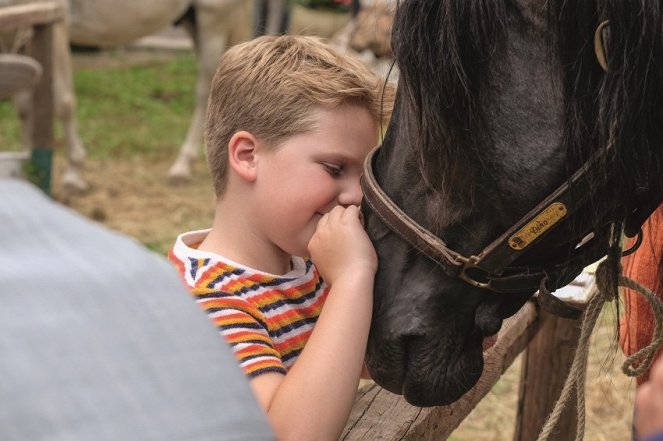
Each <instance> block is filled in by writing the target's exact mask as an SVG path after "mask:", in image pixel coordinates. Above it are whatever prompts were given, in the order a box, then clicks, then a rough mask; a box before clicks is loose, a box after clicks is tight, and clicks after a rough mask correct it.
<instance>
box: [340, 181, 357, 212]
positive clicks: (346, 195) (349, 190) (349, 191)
mask: <svg viewBox="0 0 663 441" xmlns="http://www.w3.org/2000/svg"><path fill="white" fill-rule="evenodd" d="M362 196H363V195H362V193H361V186H360V185H359V180H358V179H357V180H355V182H352V183H348V185H346V186H345V187H344V188H343V190H342V191H341V194H340V195H339V196H338V203H339V204H340V205H343V206H344V207H347V206H350V205H359V204H360V203H361V198H362Z"/></svg>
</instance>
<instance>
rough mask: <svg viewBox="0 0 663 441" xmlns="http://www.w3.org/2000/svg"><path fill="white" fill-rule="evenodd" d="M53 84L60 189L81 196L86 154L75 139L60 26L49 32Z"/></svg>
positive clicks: (73, 106)
mask: <svg viewBox="0 0 663 441" xmlns="http://www.w3.org/2000/svg"><path fill="white" fill-rule="evenodd" d="M53 82H54V86H55V97H54V99H55V113H56V115H57V117H58V119H59V120H60V122H61V123H62V127H63V132H64V137H65V144H66V148H67V159H68V161H67V165H66V169H65V172H64V175H63V177H62V186H63V188H64V190H65V191H68V192H82V191H85V190H87V188H88V185H87V183H86V182H85V181H84V180H83V178H82V177H81V175H80V171H81V169H82V167H83V163H84V161H85V157H86V151H85V147H84V146H83V141H81V139H80V137H79V135H78V121H77V120H76V98H75V96H74V84H73V69H72V65H71V52H70V50H69V37H68V31H67V28H66V25H64V24H62V25H57V26H55V27H54V29H53Z"/></svg>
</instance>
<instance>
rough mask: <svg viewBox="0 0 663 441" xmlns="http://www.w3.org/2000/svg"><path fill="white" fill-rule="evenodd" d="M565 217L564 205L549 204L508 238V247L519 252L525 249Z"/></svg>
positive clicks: (557, 203)
mask: <svg viewBox="0 0 663 441" xmlns="http://www.w3.org/2000/svg"><path fill="white" fill-rule="evenodd" d="M564 216H566V205H564V204H562V203H561V202H555V203H553V204H550V205H549V206H548V207H547V208H546V209H545V210H543V211H542V212H541V213H539V214H538V215H537V216H536V217H535V218H534V219H532V220H531V221H530V222H528V223H527V225H525V226H524V227H523V228H521V229H520V231H518V232H517V233H516V234H514V235H513V236H511V237H510V238H509V246H510V247H511V248H513V249H514V250H517V251H520V250H524V249H525V248H527V247H528V246H529V245H530V244H531V243H532V242H534V241H535V240H536V238H537V237H539V236H541V235H542V234H543V233H545V232H546V231H548V230H549V229H550V228H551V227H552V226H553V225H555V224H556V223H557V222H559V221H560V220H562V219H563V218H564Z"/></svg>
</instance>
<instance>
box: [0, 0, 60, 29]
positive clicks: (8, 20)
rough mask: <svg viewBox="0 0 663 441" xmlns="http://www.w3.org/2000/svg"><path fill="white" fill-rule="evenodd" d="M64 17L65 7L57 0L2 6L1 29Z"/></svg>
mask: <svg viewBox="0 0 663 441" xmlns="http://www.w3.org/2000/svg"><path fill="white" fill-rule="evenodd" d="M63 19H64V8H63V6H62V5H61V4H60V3H56V2H52V1H51V2H37V3H27V4H23V5H15V6H4V7H2V8H0V29H2V30H5V31H9V30H14V29H18V28H21V27H25V26H33V25H40V24H48V23H53V22H55V21H59V20H63Z"/></svg>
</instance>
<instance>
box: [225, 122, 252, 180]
mask: <svg viewBox="0 0 663 441" xmlns="http://www.w3.org/2000/svg"><path fill="white" fill-rule="evenodd" d="M258 145H259V143H258V140H257V139H256V137H255V136H253V135H252V134H251V133H249V132H247V131H244V130H242V131H239V132H237V133H235V134H234V135H233V136H232V137H231V138H230V141H229V142H228V166H229V168H230V169H231V170H232V171H233V172H234V173H235V174H236V175H238V176H239V177H240V178H242V179H244V180H246V181H248V182H253V181H254V180H255V179H256V169H257V167H256V165H257V156H256V153H257V149H258Z"/></svg>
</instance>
